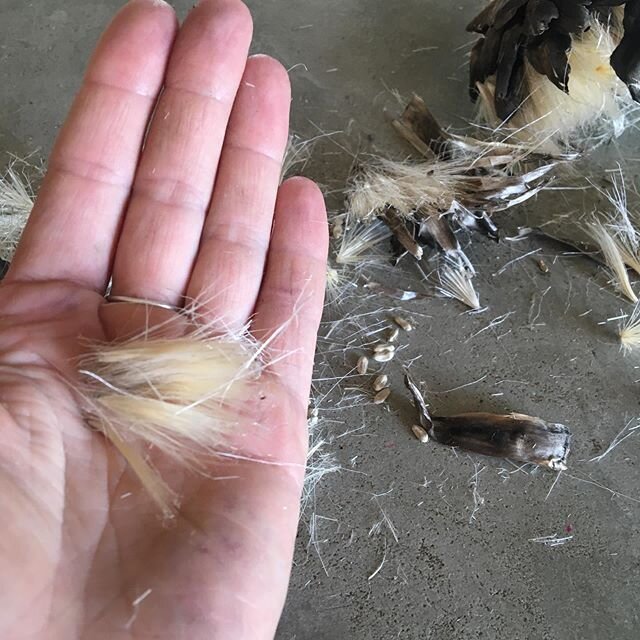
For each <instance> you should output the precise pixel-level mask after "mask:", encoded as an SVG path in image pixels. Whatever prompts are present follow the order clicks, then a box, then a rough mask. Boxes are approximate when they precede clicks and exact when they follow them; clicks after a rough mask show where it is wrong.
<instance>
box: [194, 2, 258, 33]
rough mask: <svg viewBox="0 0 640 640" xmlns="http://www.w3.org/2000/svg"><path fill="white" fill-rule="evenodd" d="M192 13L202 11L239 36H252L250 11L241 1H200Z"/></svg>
mask: <svg viewBox="0 0 640 640" xmlns="http://www.w3.org/2000/svg"><path fill="white" fill-rule="evenodd" d="M194 11H204V12H205V13H206V15H208V16H210V17H214V18H215V19H216V20H217V21H220V22H223V23H225V24H228V25H229V26H230V27H231V28H232V29H233V30H234V31H236V32H237V34H238V35H239V36H240V35H242V36H247V37H248V38H249V40H251V37H252V35H253V17H252V16H251V11H249V8H248V7H247V5H246V4H245V3H244V2H241V0H200V2H199V3H198V4H197V5H196V7H195V9H194Z"/></svg>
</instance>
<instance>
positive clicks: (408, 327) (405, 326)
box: [392, 316, 413, 332]
mask: <svg viewBox="0 0 640 640" xmlns="http://www.w3.org/2000/svg"><path fill="white" fill-rule="evenodd" d="M392 320H393V321H394V322H395V323H396V324H397V325H398V326H399V327H400V328H401V329H402V330H403V331H407V332H409V331H413V325H412V324H411V323H410V322H409V321H408V320H407V319H406V318H403V317H402V316H393V318H392Z"/></svg>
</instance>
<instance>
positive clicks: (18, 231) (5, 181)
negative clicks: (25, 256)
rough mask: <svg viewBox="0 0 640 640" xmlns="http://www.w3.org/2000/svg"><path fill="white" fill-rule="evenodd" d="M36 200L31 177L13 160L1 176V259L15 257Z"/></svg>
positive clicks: (9, 259)
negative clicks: (20, 169) (30, 180)
mask: <svg viewBox="0 0 640 640" xmlns="http://www.w3.org/2000/svg"><path fill="white" fill-rule="evenodd" d="M34 202H35V195H34V193H33V190H32V187H31V185H30V182H29V179H28V178H27V176H26V174H25V173H23V172H21V171H19V170H18V168H17V162H12V163H11V164H10V165H9V167H8V169H7V170H6V171H5V173H4V174H3V175H2V176H0V260H4V261H5V262H11V260H12V259H13V255H14V253H15V251H16V248H17V246H18V242H19V241H20V238H21V236H22V232H23V230H24V228H25V226H26V224H27V220H28V219H29V215H30V214H31V210H32V209H33V205H34Z"/></svg>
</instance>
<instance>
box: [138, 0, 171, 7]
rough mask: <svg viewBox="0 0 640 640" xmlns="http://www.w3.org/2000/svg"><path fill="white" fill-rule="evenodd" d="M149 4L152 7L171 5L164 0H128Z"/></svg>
mask: <svg viewBox="0 0 640 640" xmlns="http://www.w3.org/2000/svg"><path fill="white" fill-rule="evenodd" d="M142 3H145V4H150V5H151V6H153V7H171V5H170V4H169V3H168V2H165V0H130V1H129V4H142Z"/></svg>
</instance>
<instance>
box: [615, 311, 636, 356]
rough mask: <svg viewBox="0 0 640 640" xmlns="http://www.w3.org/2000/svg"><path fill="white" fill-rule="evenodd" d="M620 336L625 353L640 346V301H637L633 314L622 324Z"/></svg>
mask: <svg viewBox="0 0 640 640" xmlns="http://www.w3.org/2000/svg"><path fill="white" fill-rule="evenodd" d="M618 337H619V338H620V344H621V346H622V349H623V350H624V351H625V353H629V352H630V351H633V350H635V349H637V348H638V347H640V303H636V305H635V307H634V308H633V312H632V313H631V315H630V316H629V317H628V318H626V319H625V320H624V321H623V323H622V324H621V326H620V329H619V330H618Z"/></svg>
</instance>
